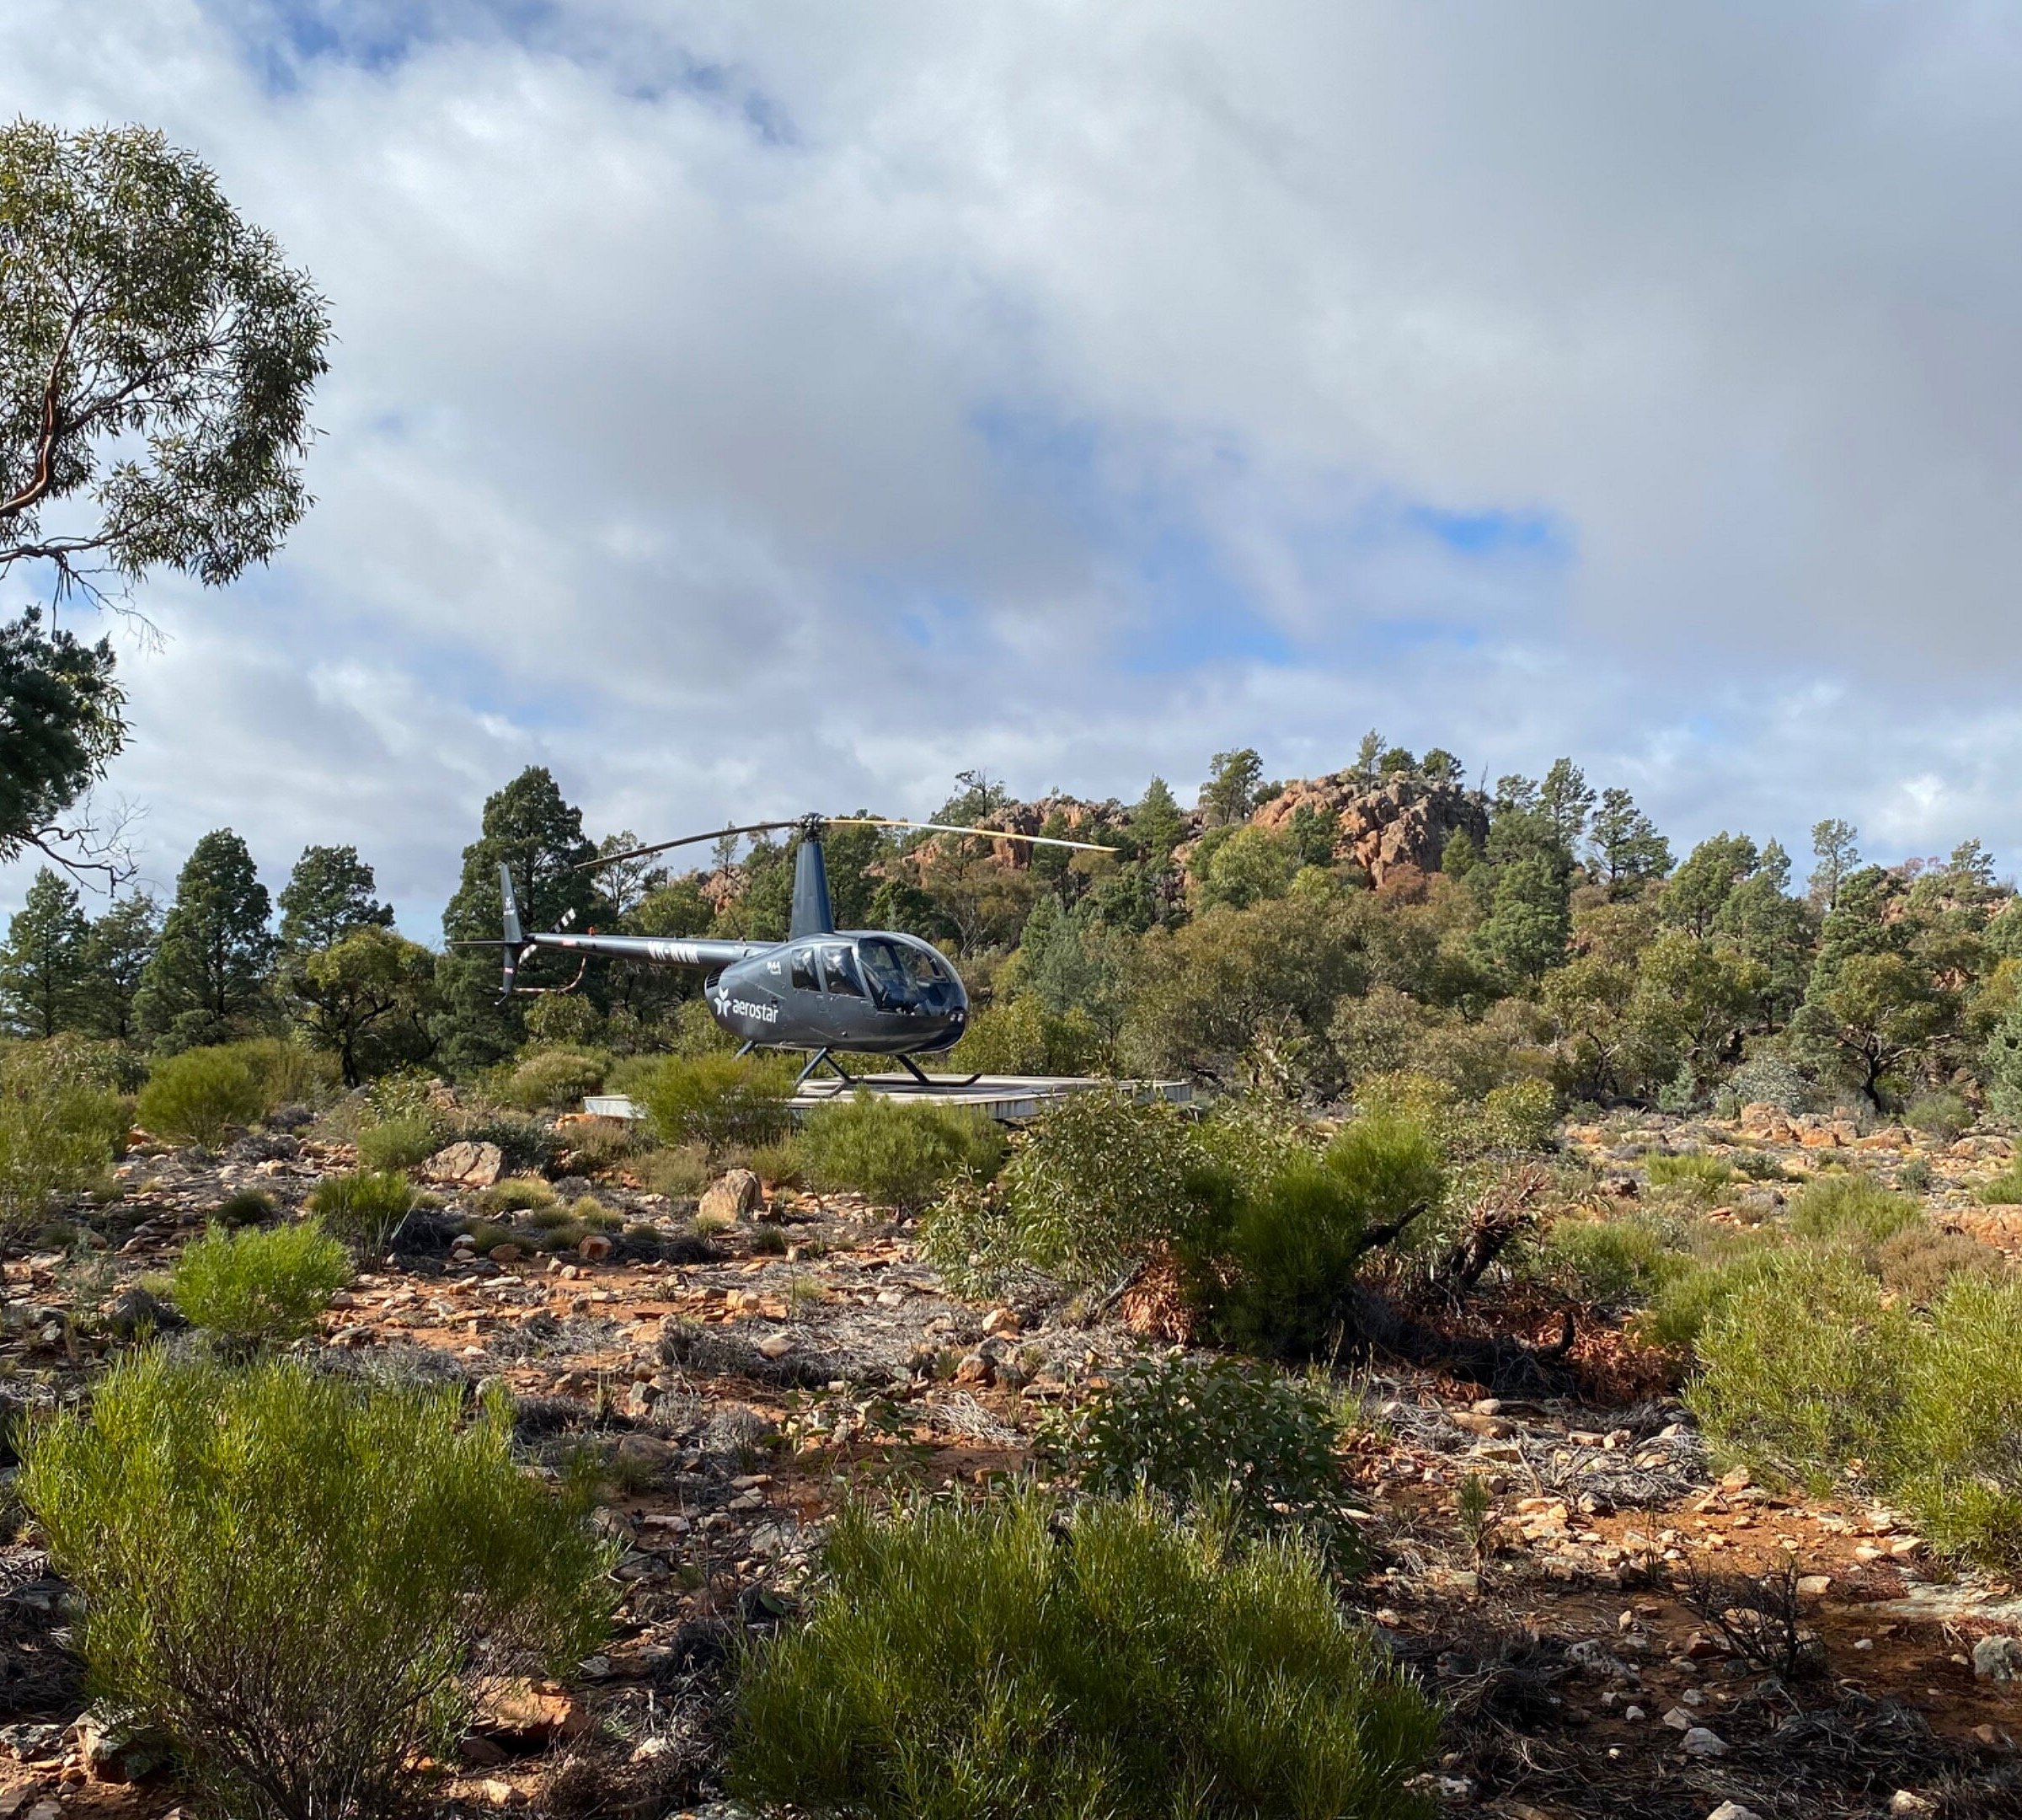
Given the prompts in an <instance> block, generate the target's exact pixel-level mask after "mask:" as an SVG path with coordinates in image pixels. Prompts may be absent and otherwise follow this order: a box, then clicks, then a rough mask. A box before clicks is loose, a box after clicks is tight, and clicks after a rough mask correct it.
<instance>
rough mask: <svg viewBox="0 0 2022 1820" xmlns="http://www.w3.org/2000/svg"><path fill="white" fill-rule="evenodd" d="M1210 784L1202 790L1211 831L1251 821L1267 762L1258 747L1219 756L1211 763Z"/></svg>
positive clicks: (1203, 806) (1204, 808) (1202, 803)
mask: <svg viewBox="0 0 2022 1820" xmlns="http://www.w3.org/2000/svg"><path fill="white" fill-rule="evenodd" d="M1208 768H1209V776H1208V779H1207V782H1206V783H1205V784H1202V785H1201V814H1202V816H1204V817H1205V818H1206V822H1207V824H1208V826H1209V827H1227V826H1228V824H1229V823H1231V822H1243V821H1247V820H1248V819H1249V811H1251V810H1252V809H1254V807H1255V806H1256V803H1257V786H1258V784H1260V783H1262V782H1263V781H1264V761H1263V760H1262V759H1261V758H1260V757H1258V756H1257V753H1256V749H1255V748H1254V747H1249V746H1245V747H1242V748H1241V749H1240V750H1239V751H1236V752H1217V753H1216V754H1215V756H1214V757H1213V758H1212V760H1210V761H1209V767H1208Z"/></svg>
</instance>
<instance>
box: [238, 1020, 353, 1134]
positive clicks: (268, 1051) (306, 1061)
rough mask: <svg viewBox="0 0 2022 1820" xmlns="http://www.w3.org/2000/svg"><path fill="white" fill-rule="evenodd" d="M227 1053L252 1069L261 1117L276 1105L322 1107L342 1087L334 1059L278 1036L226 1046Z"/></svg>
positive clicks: (322, 1052)
mask: <svg viewBox="0 0 2022 1820" xmlns="http://www.w3.org/2000/svg"><path fill="white" fill-rule="evenodd" d="M225 1048H226V1049H227V1052H229V1053H231V1054H233V1055H235V1056H237V1057H238V1058H239V1059H240V1060H241V1061H242V1062H243V1063H245V1064H246V1066H247V1067H248V1068H251V1069H252V1071H253V1078H254V1079H255V1080H256V1081H258V1082H259V1100H260V1105H259V1113H258V1114H257V1115H256V1116H259V1117H262V1118H264V1117H265V1116H266V1115H267V1114H268V1113H269V1112H270V1111H273V1110H274V1108H275V1106H282V1105H309V1106H317V1105H324V1104H325V1103H326V1102H328V1101H329V1100H333V1099H334V1098H335V1097H336V1095H337V1094H338V1093H339V1091H340V1089H342V1087H343V1084H344V1078H343V1075H342V1073H340V1070H339V1068H338V1063H337V1058H336V1057H335V1056H334V1055H330V1054H328V1053H326V1052H324V1051H322V1050H319V1049H311V1048H309V1047H308V1046H307V1045H306V1044H303V1043H298V1042H287V1041H283V1040H282V1039H281V1037H279V1036H255V1037H254V1038H251V1039H250V1040H249V1041H245V1042H235V1043H227V1044H226V1045H225Z"/></svg>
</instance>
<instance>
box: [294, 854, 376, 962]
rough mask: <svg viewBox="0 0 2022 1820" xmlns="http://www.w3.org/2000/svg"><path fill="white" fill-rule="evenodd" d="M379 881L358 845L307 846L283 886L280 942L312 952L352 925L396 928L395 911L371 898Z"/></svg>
mask: <svg viewBox="0 0 2022 1820" xmlns="http://www.w3.org/2000/svg"><path fill="white" fill-rule="evenodd" d="M376 886H377V880H375V879H374V877H373V876H372V868H371V867H370V866H369V865H367V864H366V863H365V862H364V860H362V859H360V858H359V857H358V849H357V848H356V847H305V848H302V857H301V859H297V861H296V862H295V870H293V871H292V872H291V873H290V874H289V875H288V882H287V883H286V885H285V886H282V887H281V897H280V898H279V900H278V902H279V903H280V906H281V949H282V950H283V951H284V952H285V953H287V954H308V953H311V952H313V950H316V949H318V948H328V947H329V945H331V944H332V943H333V942H337V941H341V940H342V939H344V938H345V936H346V935H348V934H350V933H351V931H352V930H353V929H391V928H392V927H393V910H392V908H391V907H390V906H388V905H386V904H382V903H381V902H378V900H377V898H375V897H373V896H372V892H373V891H374V889H375V888H376Z"/></svg>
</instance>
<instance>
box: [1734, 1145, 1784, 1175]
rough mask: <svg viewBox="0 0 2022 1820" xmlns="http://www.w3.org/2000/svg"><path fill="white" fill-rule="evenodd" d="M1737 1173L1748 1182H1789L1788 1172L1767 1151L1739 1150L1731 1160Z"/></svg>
mask: <svg viewBox="0 0 2022 1820" xmlns="http://www.w3.org/2000/svg"><path fill="white" fill-rule="evenodd" d="M1731 1160H1732V1162H1733V1164H1734V1167H1735V1169H1736V1171H1737V1172H1738V1173H1740V1174H1741V1175H1746V1176H1747V1178H1748V1180H1750V1181H1753V1182H1765V1181H1789V1180H1790V1172H1789V1170H1787V1169H1785V1168H1784V1165H1783V1164H1781V1163H1779V1161H1778V1160H1777V1159H1775V1158H1774V1157H1773V1156H1772V1155H1771V1154H1769V1153H1768V1151H1767V1150H1749V1149H1741V1150H1736V1152H1735V1153H1734V1155H1733V1158H1732V1159H1731Z"/></svg>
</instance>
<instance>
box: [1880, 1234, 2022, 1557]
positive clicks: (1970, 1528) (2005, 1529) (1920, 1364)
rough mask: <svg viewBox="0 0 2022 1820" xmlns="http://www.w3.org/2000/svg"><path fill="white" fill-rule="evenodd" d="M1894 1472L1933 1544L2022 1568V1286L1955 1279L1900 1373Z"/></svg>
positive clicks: (1969, 1276) (1970, 1275)
mask: <svg viewBox="0 0 2022 1820" xmlns="http://www.w3.org/2000/svg"><path fill="white" fill-rule="evenodd" d="M1901 1385H1902V1401H1901V1404H1900V1405H1899V1406H1898V1409H1897V1411H1896V1421H1895V1422H1894V1424H1893V1428H1892V1432H1891V1436H1890V1443H1889V1448H1888V1453H1889V1456H1890V1466H1891V1479H1892V1480H1893V1482H1894V1483H1895V1485H1896V1486H1898V1487H1899V1488H1900V1491H1901V1495H1902V1497H1903V1498H1904V1500H1905V1501H1907V1503H1908V1504H1909V1506H1910V1507H1911V1509H1912V1511H1913V1512H1915V1513H1916V1517H1917V1520H1918V1523H1920V1524H1921V1525H1922V1526H1923V1530H1924V1533H1925V1534H1927V1535H1928V1536H1929V1537H1930V1539H1932V1541H1933V1542H1934V1543H1936V1544H1938V1546H1939V1547H1940V1548H1944V1549H1948V1550H1956V1551H1959V1552H1960V1553H1964V1554H1967V1555H1972V1556H1974V1557H1976V1558H1977V1559H1978V1560H1982V1562H1984V1563H1985V1564H1986V1565H1987V1566H1991V1567H1994V1568H1997V1569H2000V1570H2003V1571H2013V1570H2014V1569H2015V1568H2016V1567H2017V1566H2022V1448H2019V1447H2018V1446H2017V1442H2016V1427H2015V1411H2016V1410H2017V1408H2018V1407H2019V1406H2022V1284H2018V1283H2015V1282H1995V1281H1994V1280H1993V1279H1992V1278H1991V1277H1987V1276H1984V1275H1982V1274H1980V1273H1978V1272H1966V1273H1964V1274H1961V1275H1960V1276H1957V1277H1955V1278H1954V1279H1953V1281H1952V1282H1951V1283H1950V1286H1949V1287H1947V1288H1946V1289H1945V1292H1944V1294H1943V1295H1942V1296H1941V1297H1939V1299H1938V1301H1937V1303H1935V1305H1934V1307H1933V1309H1932V1310H1931V1323H1930V1327H1929V1330H1928V1332H1927V1333H1926V1335H1925V1336H1923V1341H1922V1343H1921V1344H1919V1345H1918V1346H1915V1347H1913V1348H1912V1350H1911V1352H1910V1353H1909V1357H1908V1360H1907V1368H1906V1369H1905V1370H1904V1371H1903V1373H1902V1380H1901Z"/></svg>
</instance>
